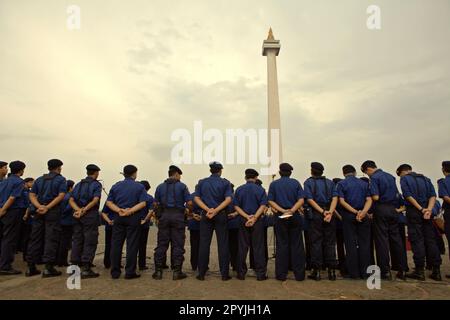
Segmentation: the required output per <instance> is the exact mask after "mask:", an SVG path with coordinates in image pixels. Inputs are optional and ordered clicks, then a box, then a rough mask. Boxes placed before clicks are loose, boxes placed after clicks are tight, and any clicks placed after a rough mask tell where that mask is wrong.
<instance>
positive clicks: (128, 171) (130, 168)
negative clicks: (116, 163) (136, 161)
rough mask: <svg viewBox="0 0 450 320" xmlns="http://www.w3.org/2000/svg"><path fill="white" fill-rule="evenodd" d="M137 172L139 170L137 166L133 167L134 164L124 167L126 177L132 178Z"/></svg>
mask: <svg viewBox="0 0 450 320" xmlns="http://www.w3.org/2000/svg"><path fill="white" fill-rule="evenodd" d="M136 171H137V168H136V167H135V166H133V165H132V164H128V165H126V166H125V167H123V174H124V175H126V176H131V175H132V174H133V173H135V172H136Z"/></svg>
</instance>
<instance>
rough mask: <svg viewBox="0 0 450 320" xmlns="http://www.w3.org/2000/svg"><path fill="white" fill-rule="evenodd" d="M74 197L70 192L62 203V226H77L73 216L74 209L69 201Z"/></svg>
mask: <svg viewBox="0 0 450 320" xmlns="http://www.w3.org/2000/svg"><path fill="white" fill-rule="evenodd" d="M71 196H72V194H71V193H70V192H67V193H66V194H65V195H64V199H63V201H61V204H60V206H61V220H60V222H61V225H63V226H71V225H73V224H75V218H74V216H73V209H72V207H71V206H70V204H69V199H70V197H71Z"/></svg>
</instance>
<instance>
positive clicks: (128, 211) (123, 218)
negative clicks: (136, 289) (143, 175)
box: [106, 164, 147, 279]
mask: <svg viewBox="0 0 450 320" xmlns="http://www.w3.org/2000/svg"><path fill="white" fill-rule="evenodd" d="M137 170H138V169H137V168H136V167H135V166H133V165H131V164H129V165H126V166H125V167H124V168H123V175H124V177H125V179H124V180H122V181H119V182H117V183H116V184H115V185H113V186H112V188H111V190H110V192H109V195H108V199H107V201H106V205H107V206H108V207H109V208H110V209H111V210H112V211H113V212H114V215H115V216H116V217H115V218H114V224H113V226H112V239H111V277H112V278H113V279H118V278H119V277H120V274H121V267H120V262H121V261H120V260H121V257H122V247H123V244H124V241H125V240H126V241H127V261H126V265H125V279H134V278H139V277H140V275H139V274H137V273H136V263H137V253H138V250H139V231H140V224H141V215H140V214H139V213H140V211H141V210H142V209H144V208H145V205H146V200H147V192H146V191H145V188H144V186H143V185H142V184H141V183H139V182H137V181H135V180H136V177H137Z"/></svg>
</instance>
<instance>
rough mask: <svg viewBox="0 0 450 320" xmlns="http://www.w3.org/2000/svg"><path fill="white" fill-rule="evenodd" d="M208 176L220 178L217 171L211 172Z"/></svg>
mask: <svg viewBox="0 0 450 320" xmlns="http://www.w3.org/2000/svg"><path fill="white" fill-rule="evenodd" d="M210 177H214V178H220V176H219V174H218V173H212V174H211V175H210Z"/></svg>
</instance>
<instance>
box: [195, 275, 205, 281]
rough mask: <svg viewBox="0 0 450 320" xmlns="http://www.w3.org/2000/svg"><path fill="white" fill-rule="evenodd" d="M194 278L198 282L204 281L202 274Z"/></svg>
mask: <svg viewBox="0 0 450 320" xmlns="http://www.w3.org/2000/svg"><path fill="white" fill-rule="evenodd" d="M195 278H196V279H197V280H200V281H205V275H203V274H199V275H197V276H196V277H195Z"/></svg>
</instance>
